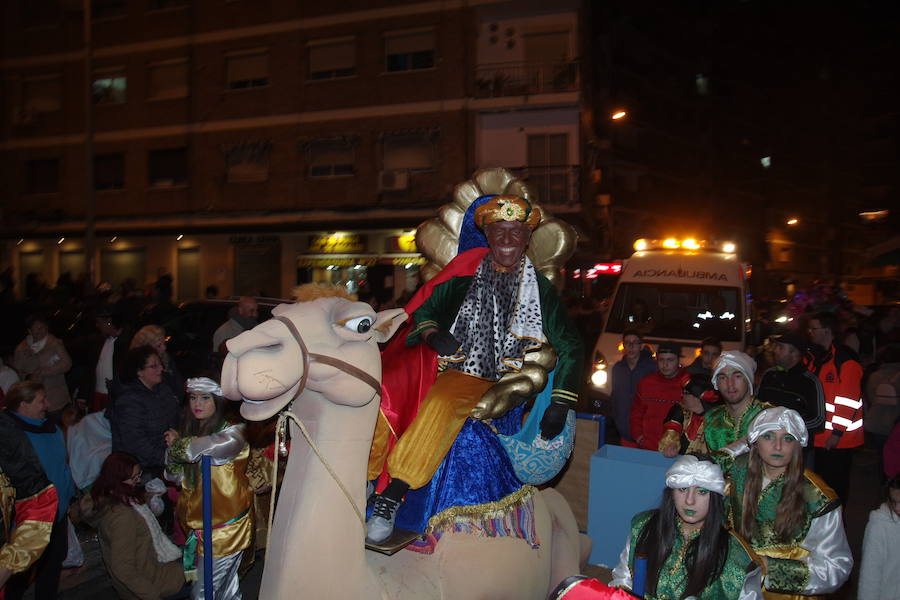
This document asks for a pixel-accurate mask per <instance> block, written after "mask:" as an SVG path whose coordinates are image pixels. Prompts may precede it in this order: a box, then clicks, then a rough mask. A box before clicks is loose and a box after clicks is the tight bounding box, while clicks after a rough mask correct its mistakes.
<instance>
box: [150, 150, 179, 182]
mask: <svg viewBox="0 0 900 600" xmlns="http://www.w3.org/2000/svg"><path fill="white" fill-rule="evenodd" d="M147 171H148V176H149V184H150V186H151V187H156V188H164V187H173V186H176V185H187V183H188V162H187V148H167V149H165V150H151V151H150V153H149V154H148V164H147Z"/></svg>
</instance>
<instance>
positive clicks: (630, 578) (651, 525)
mask: <svg viewBox="0 0 900 600" xmlns="http://www.w3.org/2000/svg"><path fill="white" fill-rule="evenodd" d="M724 493H725V478H724V477H723V476H722V470H721V469H720V468H719V466H718V465H717V464H716V463H714V462H712V459H710V458H709V457H708V456H705V455H702V454H700V455H697V454H688V455H686V456H682V457H681V458H679V459H678V460H676V461H675V463H674V464H673V465H672V466H671V467H670V468H669V470H668V471H666V488H665V490H663V498H662V503H661V504H660V506H659V508H658V509H656V510H651V511H647V512H642V513H639V514H637V515H635V516H634V518H633V519H632V520H631V534H630V535H629V537H628V541H627V543H626V544H625V549H624V550H623V551H622V555H621V557H620V559H619V564H618V566H616V568H615V569H614V570H613V578H612V581H611V582H610V585H612V586H615V587H621V588H625V589H627V590H629V591H640V589H641V587H642V584H643V597H644V598H647V599H663V598H665V599H671V600H676V599H681V598H688V597H695V598H702V599H704V600H713V599H715V600H736V599H739V600H758V599H761V598H762V593H761V591H760V570H759V566H758V565H757V564H756V562H755V560H754V559H755V556H754V555H753V553H752V551H751V550H750V547H749V545H748V544H747V542H746V541H744V540H743V539H742V538H741V537H740V536H738V535H737V534H735V533H732V532H729V531H728V530H727V529H726V528H725V517H726V515H725V499H724ZM638 561H646V569H645V570H644V572H645V578H644V581H636V573H640V572H641V569H636V568H635V567H636V565H637V563H638ZM637 578H638V579H640V576H639V575H638V577H637Z"/></svg>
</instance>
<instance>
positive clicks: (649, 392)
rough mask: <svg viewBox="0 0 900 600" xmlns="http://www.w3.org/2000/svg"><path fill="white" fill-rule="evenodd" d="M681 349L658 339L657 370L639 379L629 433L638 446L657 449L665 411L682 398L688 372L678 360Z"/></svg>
mask: <svg viewBox="0 0 900 600" xmlns="http://www.w3.org/2000/svg"><path fill="white" fill-rule="evenodd" d="M680 352H681V348H680V347H679V345H678V344H677V343H675V342H660V344H659V347H658V348H657V349H656V366H657V372H656V373H651V374H650V375H647V376H646V377H644V378H643V379H641V381H640V382H639V383H638V386H637V392H635V394H634V402H633V403H632V405H631V418H630V425H631V437H632V438H634V441H635V442H636V443H637V445H638V448H643V449H644V450H653V451H654V452H656V451H658V449H659V440H660V439H662V435H663V424H664V423H665V421H666V415H668V414H669V410H670V409H671V408H672V407H673V406H675V405H677V404H678V401H679V400H681V394H682V391H683V387H682V386H683V385H684V383H685V381H687V380H689V379H690V375H688V372H687V371H685V370H684V369H682V368H681V366H680V365H679V364H678V358H679V354H680Z"/></svg>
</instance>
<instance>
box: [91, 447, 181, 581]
mask: <svg viewBox="0 0 900 600" xmlns="http://www.w3.org/2000/svg"><path fill="white" fill-rule="evenodd" d="M140 481H141V467H140V465H139V464H138V462H137V461H136V460H135V459H134V458H133V457H131V456H129V455H128V454H125V453H124V452H113V453H112V454H110V455H109V456H108V457H107V458H106V460H105V461H104V462H103V467H102V468H101V469H100V475H99V476H98V477H97V479H96V481H94V485H93V487H92V488H91V493H90V495H89V496H86V497H85V498H86V501H83V503H82V504H83V508H85V509H86V512H87V513H88V515H87V518H88V520H89V521H91V522H92V523H94V525H95V526H96V528H97V532H98V534H99V538H100V552H101V554H102V556H103V562H104V563H105V564H106V570H107V571H108V572H109V575H110V577H111V578H112V582H113V587H115V589H116V592H117V593H118V594H119V597H120V598H128V599H131V598H141V599H143V598H166V597H169V596H172V595H174V594H176V593H177V592H178V591H179V590H181V589H182V588H183V587H184V585H185V579H184V570H183V568H182V565H181V550H180V549H179V548H178V546H176V545H175V544H173V543H172V542H170V541H169V539H168V538H167V537H166V536H165V534H164V533H163V532H162V529H160V526H159V523H157V521H156V517H154V516H153V513H152V512H151V511H150V508H149V507H148V506H147V505H146V503H145V492H144V488H143V486H142V485H141V483H140ZM87 499H89V500H90V503H91V504H92V506H84V505H86V504H88V501H87Z"/></svg>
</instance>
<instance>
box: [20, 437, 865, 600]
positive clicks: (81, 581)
mask: <svg viewBox="0 0 900 600" xmlns="http://www.w3.org/2000/svg"><path fill="white" fill-rule="evenodd" d="M880 481H881V480H880V477H879V473H878V466H877V460H876V456H875V453H874V452H873V451H871V450H868V449H864V450H861V451H859V452H857V454H856V456H855V457H854V460H853V468H852V471H851V480H850V484H851V485H850V489H851V496H850V501H849V504H848V505H847V507H846V508H845V510H844V523H845V527H846V529H847V537H848V538H849V540H850V546H851V548H852V550H853V557H854V559H855V561H856V566H855V567H854V569H853V574H852V576H851V578H850V581H849V582H848V583H847V584H846V585H844V587H843V588H841V590H839V591H838V593H836V594H834V595H833V598H836V599H839V600H854V599H855V598H856V585H857V575H858V573H859V561H860V558H861V554H860V553H861V548H862V541H863V534H864V533H865V529H866V522H867V521H868V518H869V512H870V511H871V510H873V509H875V508H877V507H878V505H879V504H880V503H881V502H882V491H881V483H880ZM79 538H80V539H81V545H82V549H83V551H84V558H85V562H84V565H83V566H82V567H80V568H78V569H67V570H66V571H64V573H63V577H62V580H61V582H60V593H59V598H60V599H61V600H106V599H110V600H112V599H115V598H117V596H116V593H115V591H114V590H113V587H112V584H111V583H110V579H109V576H108V575H107V574H106V569H105V567H104V566H103V560H102V558H101V556H100V546H99V543H98V541H97V535H96V533H95V532H94V531H93V530H91V529H89V528H86V527H84V528H80V529H79ZM263 563H264V553H263V552H262V551H259V552H257V560H256V562H255V564H254V565H253V567H252V568H251V569H250V571H249V572H248V573H247V574H246V576H245V577H244V578H243V579H242V580H241V590H242V592H243V595H244V598H246V599H248V600H252V599H255V598H257V597H258V595H259V586H260V582H261V580H262V571H263ZM585 571H586V574H588V575H590V576H592V577H597V578H599V579H601V580H604V581H609V571H608V570H607V569H603V568H599V567H593V566H589V567H588V568H587V569H586V570H585ZM25 597H26V598H27V599H29V600H30V599H32V598H33V597H34V596H33V588H32V589H31V590H29V592H28V593H27V594H26V596H25Z"/></svg>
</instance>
